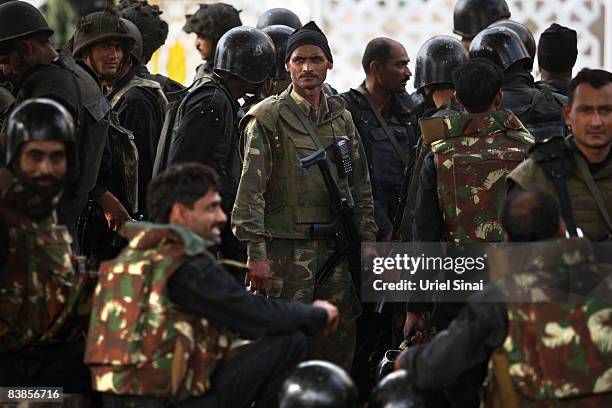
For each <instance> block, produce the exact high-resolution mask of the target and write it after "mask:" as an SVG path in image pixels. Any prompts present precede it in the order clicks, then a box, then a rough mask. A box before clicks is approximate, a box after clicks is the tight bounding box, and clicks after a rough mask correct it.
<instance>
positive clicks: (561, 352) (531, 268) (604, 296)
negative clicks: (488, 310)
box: [489, 238, 612, 407]
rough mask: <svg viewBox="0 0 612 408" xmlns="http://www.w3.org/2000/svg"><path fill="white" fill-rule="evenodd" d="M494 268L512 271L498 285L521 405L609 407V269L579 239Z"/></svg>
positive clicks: (500, 257) (523, 250)
mask: <svg viewBox="0 0 612 408" xmlns="http://www.w3.org/2000/svg"><path fill="white" fill-rule="evenodd" d="M517 251H518V252H517ZM489 262H490V265H491V266H492V268H491V270H497V269H498V268H497V267H498V266H500V267H501V269H507V274H505V273H503V272H501V274H502V275H504V276H502V278H501V279H498V280H497V281H496V284H497V286H498V287H500V288H501V290H502V292H503V293H505V295H506V297H507V299H508V301H507V302H506V308H507V311H508V321H509V330H508V336H507V338H506V341H505V342H504V345H503V351H504V353H505V355H506V357H507V359H508V363H509V373H510V378H511V379H512V383H513V388H514V389H515V391H516V394H517V397H518V400H519V401H520V404H519V405H520V406H531V405H532V404H533V405H534V406H535V405H536V403H538V402H539V403H542V402H543V401H548V402H549V403H550V402H552V403H553V406H562V407H564V406H567V407H574V406H575V407H585V406H588V407H604V406H605V407H609V406H611V405H610V404H612V382H611V381H610V373H611V372H612V347H611V346H610V345H611V344H612V343H611V339H612V337H611V335H610V333H611V332H612V323H611V322H612V301H611V300H610V299H612V285H611V284H610V276H611V275H610V273H611V272H612V268H611V267H610V265H603V264H597V263H595V261H594V254H593V250H592V248H591V245H590V244H589V242H588V241H587V240H585V239H581V238H573V239H558V240H550V241H543V242H534V243H529V244H528V245H524V246H519V247H518V248H517V247H513V248H512V250H511V251H508V252H506V253H503V252H502V253H499V252H498V253H497V256H494V257H492V256H489ZM517 271H519V272H520V273H517ZM498 273H499V271H498ZM602 282H603V283H602ZM595 291H597V293H595ZM574 299H575V300H574ZM555 404H556V405H555ZM537 406H542V405H537ZM545 406H549V405H547V404H545Z"/></svg>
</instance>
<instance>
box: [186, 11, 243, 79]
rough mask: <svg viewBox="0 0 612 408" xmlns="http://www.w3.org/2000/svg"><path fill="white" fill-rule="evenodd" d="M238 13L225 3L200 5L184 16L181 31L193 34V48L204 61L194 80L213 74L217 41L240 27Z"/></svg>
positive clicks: (240, 22)
mask: <svg viewBox="0 0 612 408" xmlns="http://www.w3.org/2000/svg"><path fill="white" fill-rule="evenodd" d="M238 13H239V11H238V10H236V9H235V8H234V7H233V6H230V5H229V4H225V3H214V4H200V8H199V9H198V11H196V12H195V13H194V14H188V15H186V16H185V18H186V19H187V22H186V23H185V25H184V26H183V31H185V32H186V33H187V34H190V33H195V35H196V41H195V47H196V49H197V50H198V52H199V53H200V56H201V57H202V59H203V60H204V63H203V64H202V65H200V66H199V67H198V70H197V73H196V78H200V77H202V76H204V75H211V74H213V63H214V61H215V50H216V49H217V42H218V41H219V39H220V38H221V37H222V36H223V34H225V33H226V32H228V31H229V30H231V29H232V28H234V27H238V26H241V25H242V21H240V16H239V15H238Z"/></svg>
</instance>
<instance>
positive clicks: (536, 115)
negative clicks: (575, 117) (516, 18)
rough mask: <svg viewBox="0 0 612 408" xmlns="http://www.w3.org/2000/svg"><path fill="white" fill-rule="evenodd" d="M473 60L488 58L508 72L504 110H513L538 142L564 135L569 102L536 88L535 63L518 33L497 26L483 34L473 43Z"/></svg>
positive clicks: (471, 53) (502, 106)
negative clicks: (563, 109) (563, 113)
mask: <svg viewBox="0 0 612 408" xmlns="http://www.w3.org/2000/svg"><path fill="white" fill-rule="evenodd" d="M470 58H487V59H489V60H490V61H492V62H494V63H495V64H497V65H498V66H499V67H501V68H502V69H503V70H504V82H503V84H502V88H501V90H502V92H503V99H502V104H501V108H502V109H509V110H511V111H512V113H514V115H515V116H516V117H517V118H519V120H520V121H521V122H522V123H523V124H524V125H525V127H526V128H527V129H528V130H529V132H530V133H531V134H532V135H533V136H534V137H535V138H536V140H544V139H548V138H550V137H553V136H560V135H562V132H563V123H562V122H561V107H562V106H563V105H564V104H565V103H566V101H567V98H565V97H564V96H563V95H560V94H557V93H554V92H542V91H541V90H539V89H538V88H536V87H535V82H534V79H533V76H532V75H531V73H530V70H531V67H532V66H533V59H532V57H531V56H530V55H529V52H528V51H527V48H526V47H525V45H524V43H523V42H522V41H521V39H520V37H519V36H518V34H516V32H515V31H514V30H511V29H509V28H506V27H499V26H495V27H490V28H487V29H485V30H483V31H481V32H480V33H479V34H478V35H477V36H476V37H475V38H474V40H473V41H472V45H471V46H470Z"/></svg>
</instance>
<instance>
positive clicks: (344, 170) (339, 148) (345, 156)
mask: <svg viewBox="0 0 612 408" xmlns="http://www.w3.org/2000/svg"><path fill="white" fill-rule="evenodd" d="M334 151H335V153H336V165H337V166H338V176H339V177H340V178H345V177H350V175H351V174H353V161H352V160H351V151H350V149H349V141H348V139H345V138H337V139H336V141H335V142H334Z"/></svg>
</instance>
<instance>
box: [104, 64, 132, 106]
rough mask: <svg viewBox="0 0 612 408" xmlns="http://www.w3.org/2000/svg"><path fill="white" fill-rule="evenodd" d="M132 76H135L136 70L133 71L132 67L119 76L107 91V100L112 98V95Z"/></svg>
mask: <svg viewBox="0 0 612 408" xmlns="http://www.w3.org/2000/svg"><path fill="white" fill-rule="evenodd" d="M134 76H136V72H135V71H134V67H132V68H130V70H129V71H128V72H127V74H125V75H124V76H123V77H122V78H120V79H119V80H118V81H117V82H115V83H114V84H113V88H112V90H111V91H110V92H109V93H108V100H109V101H110V100H111V99H113V96H115V94H116V93H117V92H119V90H121V89H122V88H123V87H124V86H126V85H127V84H128V82H130V81H131V80H132V78H134Z"/></svg>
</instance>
